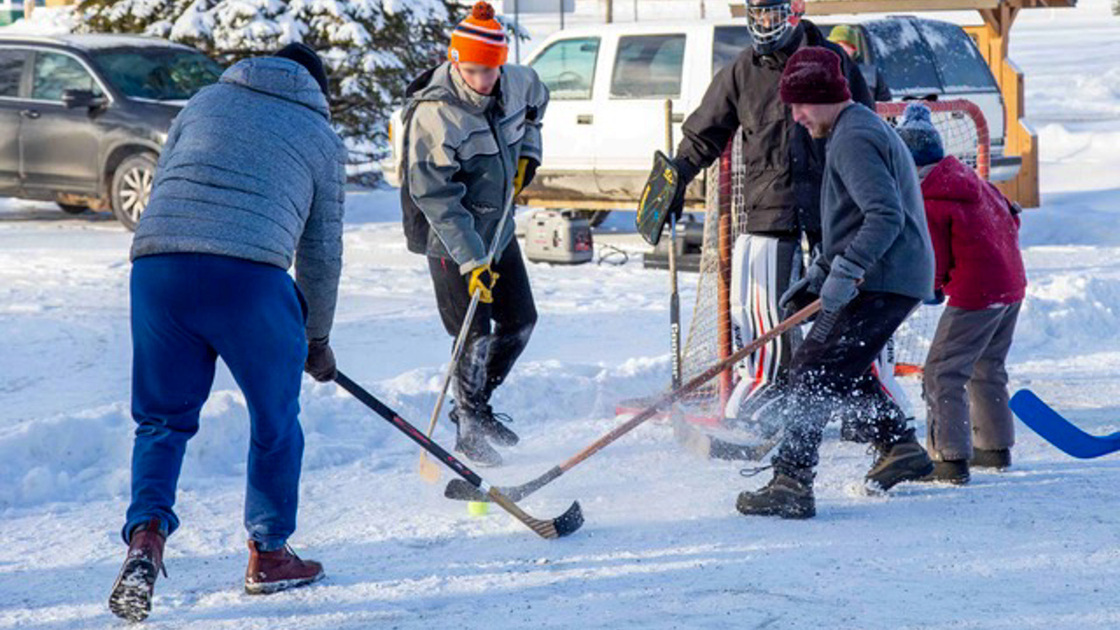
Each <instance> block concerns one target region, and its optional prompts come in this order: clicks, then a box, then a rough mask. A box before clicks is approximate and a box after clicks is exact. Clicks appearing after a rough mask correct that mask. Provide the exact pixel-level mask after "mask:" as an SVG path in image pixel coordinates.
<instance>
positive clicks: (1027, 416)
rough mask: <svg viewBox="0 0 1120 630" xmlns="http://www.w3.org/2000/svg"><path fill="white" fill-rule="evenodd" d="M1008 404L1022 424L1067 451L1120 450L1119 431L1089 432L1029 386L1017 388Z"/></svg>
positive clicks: (1084, 454)
mask: <svg viewBox="0 0 1120 630" xmlns="http://www.w3.org/2000/svg"><path fill="white" fill-rule="evenodd" d="M1008 406H1010V407H1011V410H1012V411H1014V412H1015V415H1017V416H1019V419H1020V420H1022V421H1023V424H1025V425H1027V426H1028V427H1030V428H1031V429H1032V430H1033V431H1034V432H1035V433H1037V434H1039V435H1040V436H1042V439H1044V440H1046V441H1047V442H1049V443H1051V444H1053V445H1054V446H1056V447H1058V448H1059V449H1061V450H1062V451H1064V452H1065V453H1066V454H1068V455H1072V456H1074V457H1077V458H1080V459H1092V458H1094V457H1100V456H1101V455H1108V454H1109V453H1114V452H1116V451H1120V431H1117V432H1116V433H1113V434H1111V435H1100V436H1098V435H1091V434H1089V433H1086V432H1084V431H1082V430H1081V429H1079V428H1077V427H1076V426H1074V424H1073V423H1072V422H1070V421H1069V420H1066V419H1065V418H1063V417H1062V416H1061V415H1060V414H1059V413H1058V412H1056V411H1054V410H1053V409H1051V408H1050V405H1047V404H1046V403H1044V402H1042V399H1040V398H1039V397H1038V396H1036V395H1035V393H1034V392H1032V391H1031V390H1029V389H1020V390H1019V391H1017V392H1015V395H1014V396H1012V397H1011V401H1010V402H1009V403H1008Z"/></svg>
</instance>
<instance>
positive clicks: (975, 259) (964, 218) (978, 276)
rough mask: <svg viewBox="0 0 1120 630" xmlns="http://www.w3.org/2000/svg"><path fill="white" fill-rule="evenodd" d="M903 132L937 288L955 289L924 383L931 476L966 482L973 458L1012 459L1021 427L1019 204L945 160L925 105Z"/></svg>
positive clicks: (1000, 463)
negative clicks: (1010, 364)
mask: <svg viewBox="0 0 1120 630" xmlns="http://www.w3.org/2000/svg"><path fill="white" fill-rule="evenodd" d="M898 133H899V135H900V136H902V139H903V140H904V141H905V142H906V145H907V146H908V147H909V148H910V152H911V154H912V155H913V156H914V162H915V164H916V165H917V166H918V175H919V177H920V178H921V180H922V197H923V198H924V199H925V206H926V219H927V221H928V224H929V234H930V239H931V240H932V241H933V248H934V253H935V256H936V265H937V266H936V273H935V275H934V289H935V290H936V291H937V292H938V293H939V294H941V293H942V292H943V294H944V295H945V296H948V305H947V306H946V308H945V312H944V313H943V314H942V315H941V320H940V321H939V322H938V324H937V332H936V333H935V334H934V338H933V344H932V346H931V347H930V350H929V356H928V357H927V358H926V365H925V375H924V382H923V397H924V398H925V401H926V410H927V416H926V422H927V427H928V447H929V453H930V455H931V456H932V457H933V459H934V464H935V468H934V472H933V474H932V475H930V476H929V477H927V480H930V481H947V482H950V483H956V484H964V483H967V482H968V480H969V464H970V462H971V465H972V466H977V467H992V468H1006V467H1007V466H1009V465H1010V464H1011V446H1012V444H1014V441H1015V433H1014V423H1013V420H1012V417H1011V410H1010V409H1009V408H1008V406H1007V400H1008V391H1007V370H1006V369H1005V367H1004V363H1005V361H1006V359H1007V352H1008V350H1009V349H1010V348H1011V339H1012V335H1013V334H1014V332H1015V322H1016V320H1017V319H1018V316H1019V306H1020V304H1021V303H1022V300H1023V296H1024V294H1025V292H1026V286H1027V278H1026V272H1025V270H1024V269H1023V258H1022V256H1021V255H1020V253H1019V216H1018V214H1019V207H1018V206H1017V205H1015V204H1013V203H1011V202H1010V201H1008V200H1007V198H1005V197H1004V196H1003V195H1002V194H1001V193H1000V192H999V191H998V190H997V189H996V187H995V186H993V185H992V184H990V183H988V182H987V181H984V180H983V179H981V178H980V177H979V176H978V175H977V174H976V173H975V172H974V171H973V170H972V169H971V168H969V167H968V166H966V165H964V164H962V163H961V162H960V161H959V160H957V159H956V158H955V157H952V156H949V157H944V150H943V148H942V145H941V138H940V135H939V134H938V132H937V129H936V128H934V126H933V124H932V122H931V120H930V111H929V108H927V107H926V106H925V105H922V104H919V103H912V104H911V105H909V106H908V107H907V108H906V112H905V113H904V114H903V119H902V121H901V123H900V124H899V127H898ZM974 446H975V448H974Z"/></svg>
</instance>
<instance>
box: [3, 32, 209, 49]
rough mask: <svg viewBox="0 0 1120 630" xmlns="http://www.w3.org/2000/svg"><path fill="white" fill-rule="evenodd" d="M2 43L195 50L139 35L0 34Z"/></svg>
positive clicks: (82, 47) (95, 47)
mask: <svg viewBox="0 0 1120 630" xmlns="http://www.w3.org/2000/svg"><path fill="white" fill-rule="evenodd" d="M0 41H8V42H10V41H21V42H39V43H51V44H63V45H66V46H71V47H74V48H81V49H83V50H97V49H102V48H144V47H158V48H180V49H183V50H194V49H193V48H190V47H189V46H183V45H182V44H176V43H174V42H169V41H167V40H166V39H160V38H158V37H142V36H139V35H98V34H89V35H30V34H27V35H24V34H11V35H6V34H0Z"/></svg>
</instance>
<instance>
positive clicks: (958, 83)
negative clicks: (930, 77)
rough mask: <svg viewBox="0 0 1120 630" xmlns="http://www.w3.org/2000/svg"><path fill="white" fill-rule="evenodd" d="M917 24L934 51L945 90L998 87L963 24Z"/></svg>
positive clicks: (974, 90)
mask: <svg viewBox="0 0 1120 630" xmlns="http://www.w3.org/2000/svg"><path fill="white" fill-rule="evenodd" d="M917 25H918V30H919V31H921V33H922V36H923V37H925V38H926V43H927V44H929V48H930V50H931V51H933V59H934V63H935V64H937V69H938V70H939V71H941V80H942V82H943V83H944V87H945V92H946V93H948V94H951V93H954V92H979V91H984V92H988V91H991V92H998V91H999V86H998V85H996V80H995V78H994V77H993V76H992V72H991V70H989V69H988V64H987V62H985V61H984V57H983V56H981V55H980V51H979V50H977V48H976V44H974V43H973V42H972V38H971V37H969V36H968V34H966V33H965V32H964V31H963V30H962V29H961V27H959V26H957V25H956V24H949V23H947V22H937V21H934V20H919V21H917Z"/></svg>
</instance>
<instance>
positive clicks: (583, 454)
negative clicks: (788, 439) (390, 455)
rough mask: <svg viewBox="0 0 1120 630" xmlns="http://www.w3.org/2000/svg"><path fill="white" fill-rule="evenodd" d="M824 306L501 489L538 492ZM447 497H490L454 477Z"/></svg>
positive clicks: (518, 495) (517, 494) (512, 494)
mask: <svg viewBox="0 0 1120 630" xmlns="http://www.w3.org/2000/svg"><path fill="white" fill-rule="evenodd" d="M820 308H821V301H820V300H819V299H817V300H814V301H813V302H812V303H811V304H809V305H808V306H806V307H805V308H803V309H801V310H800V311H797V312H796V313H794V314H793V315H792V316H790V317H788V318H787V319H786V320H785V321H783V322H782V323H780V324H778V325H777V326H775V327H774V328H772V329H770V330H769V331H768V332H766V334H764V335H762V336H761V337H759V338H757V339H755V340H754V341H752V342H751V343H749V344H747V345H745V346H743V347H742V348H740V349H739V350H737V351H736V352H735V353H733V354H732V355H731V356H729V357H727V358H726V359H724V360H722V361H720V362H719V363H716V364H715V365H713V366H712V367H710V368H708V369H707V370H705V371H704V372H703V373H702V374H699V375H697V376H695V377H693V378H692V379H690V380H689V381H688V382H687V383H685V384H684V385H682V386H681V387H679V388H677V389H674V390H672V391H670V392H669V393H667V394H664V395H663V396H661V397H660V398H659V399H657V402H655V403H653V404H652V405H650V406H649V407H647V408H646V409H644V410H643V411H641V412H640V413H638V415H636V416H634V417H633V418H631V419H629V420H627V421H626V422H624V423H622V424H620V425H619V426H617V427H615V428H614V429H612V430H611V431H610V432H609V433H607V434H606V435H604V436H603V437H601V438H599V439H598V440H595V442H593V443H592V444H591V445H590V446H588V447H587V448H585V449H583V450H582V451H580V452H578V453H576V454H575V455H573V456H572V458H571V459H569V460H568V461H566V462H564V463H563V464H560V465H559V466H556V467H554V468H552V469H550V470H548V471H547V472H545V473H544V474H543V475H541V476H540V477H537V478H536V479H533V480H532V481H529V482H528V483H524V484H521V485H520V486H512V487H508V488H500V490H501V493H502V494H504V495H506V496H508V497H509V498H510V499H512V500H514V501H520V500H521V499H523V498H525V497H527V496H529V495H530V494H532V493H534V492H536V491H537V490H539V489H541V488H542V487H544V486H545V485H547V484H548V483H550V482H551V481H553V480H554V479H556V478H557V477H559V476H561V475H563V474H564V473H566V472H568V471H569V470H571V469H572V468H574V467H576V466H577V465H578V464H579V463H580V462H582V461H583V460H585V459H587V458H588V457H591V456H592V455H594V454H595V453H598V452H599V451H600V450H602V449H603V448H604V447H606V446H607V445H608V444H610V443H611V442H614V441H615V440H617V439H618V438H620V437H622V436H623V435H626V434H627V433H629V432H630V431H631V430H633V429H634V428H635V427H637V426H638V425H640V424H642V423H643V422H645V421H646V420H649V419H650V418H652V417H654V416H655V415H657V413H658V411H660V410H661V409H662V408H664V407H666V406H668V405H671V404H672V403H674V402H676V401H678V400H680V399H681V398H683V397H684V396H685V395H687V394H688V393H689V392H692V391H693V390H695V389H697V388H698V387H700V386H701V385H703V384H704V383H707V382H708V381H710V380H712V379H713V378H715V377H716V376H717V375H718V374H719V373H720V372H723V371H724V370H726V369H727V368H729V367H731V366H732V365H735V364H736V363H738V362H739V361H742V360H743V358H744V357H746V356H747V355H749V354H750V353H752V352H754V351H755V350H757V349H758V348H759V347H761V346H762V345H763V344H765V343H767V342H769V341H771V340H772V339H774V338H776V337H778V336H780V335H782V334H783V333H785V332H786V331H787V330H789V329H791V328H793V327H794V326H797V325H799V324H800V323H801V322H803V321H805V320H807V319H809V318H810V317H812V316H813V315H814V314H816V312H817V311H819V310H820ZM443 496H445V497H447V498H448V499H458V500H461V501H486V500H487V499H486V496H485V495H484V494H483V493H481V492H479V491H478V489H476V488H474V487H472V486H471V484H468V483H466V482H463V481H461V480H459V479H452V480H451V481H449V482H448V483H447V488H445V489H444V491H443Z"/></svg>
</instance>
